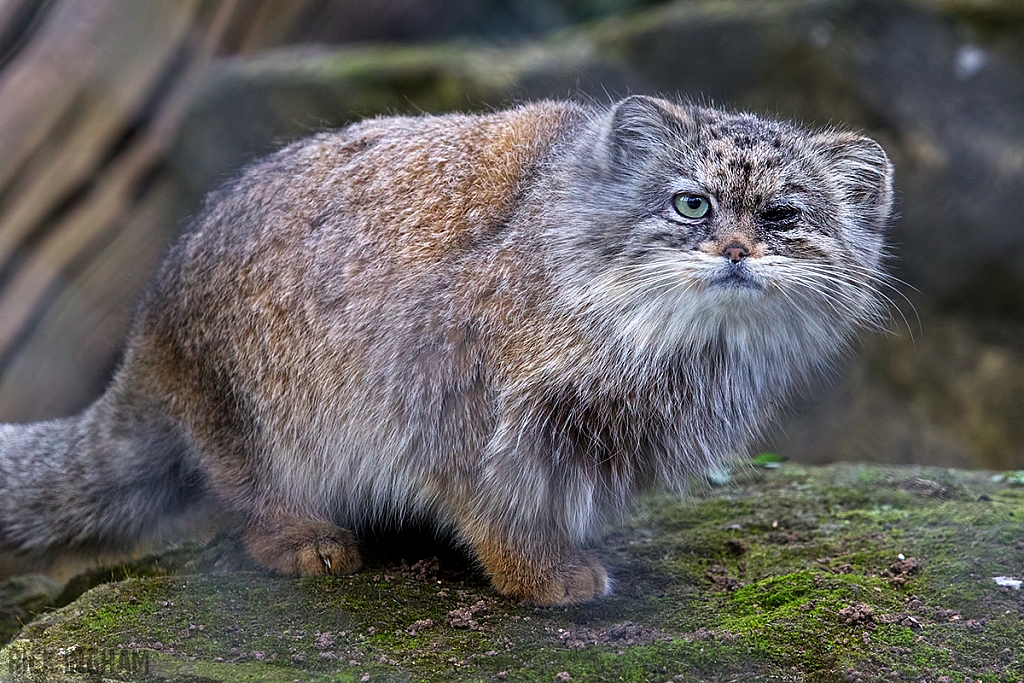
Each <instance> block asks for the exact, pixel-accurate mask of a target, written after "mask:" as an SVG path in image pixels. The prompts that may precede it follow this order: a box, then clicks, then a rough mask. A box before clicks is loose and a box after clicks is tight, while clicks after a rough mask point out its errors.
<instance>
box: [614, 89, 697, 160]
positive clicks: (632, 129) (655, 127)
mask: <svg viewBox="0 0 1024 683" xmlns="http://www.w3.org/2000/svg"><path fill="white" fill-rule="evenodd" d="M673 125H674V126H676V127H678V125H679V122H678V120H677V119H676V118H675V117H674V116H673V115H672V113H671V112H669V111H668V110H667V109H665V107H664V105H663V104H662V103H661V102H659V101H658V100H656V99H654V98H653V97H645V96H643V95H633V96H631V97H627V98H626V99H624V100H622V101H620V102H618V103H617V104H616V105H615V106H614V107H612V110H611V111H610V112H609V113H608V115H607V116H606V118H605V120H604V127H603V129H602V132H601V150H600V151H601V153H602V157H603V159H604V161H605V165H606V166H607V167H608V168H609V169H619V170H627V171H628V170H631V169H633V168H635V167H636V166H637V164H638V163H640V162H641V160H642V159H643V158H644V157H646V156H648V155H649V154H650V153H651V151H652V150H653V149H655V148H657V147H659V146H664V145H665V144H667V142H668V140H669V135H668V131H669V128H670V127H671V126H673Z"/></svg>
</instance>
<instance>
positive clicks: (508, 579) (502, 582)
mask: <svg viewBox="0 0 1024 683" xmlns="http://www.w3.org/2000/svg"><path fill="white" fill-rule="evenodd" d="M481 559H483V558H481ZM485 564H486V562H485ZM491 581H492V582H493V583H494V587H495V588H496V589H498V591H499V592H501V593H503V594H504V595H508V596H510V597H513V598H518V599H520V600H524V601H526V602H529V603H532V604H534V605H570V604H575V603H579V602H586V601H588V600H593V599H594V598H600V597H603V596H605V595H608V594H609V593H610V592H611V585H612V584H611V579H610V578H608V572H607V571H605V568H604V566H603V565H602V564H601V563H600V561H598V559H597V557H596V556H595V555H594V554H593V553H589V552H574V553H570V554H567V555H563V556H562V557H560V558H559V559H558V560H556V561H554V562H550V563H548V562H534V561H531V560H529V559H526V558H515V557H514V556H508V557H506V558H504V560H503V561H502V562H500V563H498V566H497V567H496V571H492V572H491Z"/></svg>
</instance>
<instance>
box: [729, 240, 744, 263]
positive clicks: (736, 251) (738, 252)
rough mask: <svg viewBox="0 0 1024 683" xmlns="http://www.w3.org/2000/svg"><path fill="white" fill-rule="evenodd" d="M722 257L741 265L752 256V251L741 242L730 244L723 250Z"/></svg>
mask: <svg viewBox="0 0 1024 683" xmlns="http://www.w3.org/2000/svg"><path fill="white" fill-rule="evenodd" d="M722 256H724V257H726V258H727V259H729V260H730V261H732V262H733V263H739V262H740V261H742V260H743V259H745V258H747V257H748V256H750V250H749V249H747V248H746V247H745V246H744V245H742V244H740V243H739V242H730V243H729V244H728V245H726V247H725V249H722Z"/></svg>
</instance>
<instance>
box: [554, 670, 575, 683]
mask: <svg viewBox="0 0 1024 683" xmlns="http://www.w3.org/2000/svg"><path fill="white" fill-rule="evenodd" d="M571 680H572V676H570V675H569V672H568V671H559V672H558V673H556V674H555V683H569V681H571Z"/></svg>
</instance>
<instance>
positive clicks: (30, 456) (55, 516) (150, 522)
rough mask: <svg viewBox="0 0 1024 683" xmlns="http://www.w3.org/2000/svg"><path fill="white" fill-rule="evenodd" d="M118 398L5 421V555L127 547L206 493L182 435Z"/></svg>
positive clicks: (0, 467) (1, 430) (1, 428)
mask: <svg viewBox="0 0 1024 683" xmlns="http://www.w3.org/2000/svg"><path fill="white" fill-rule="evenodd" d="M112 403H113V401H110V400H108V397H104V398H101V399H100V401H98V402H97V403H96V404H94V405H93V406H92V407H90V408H89V409H88V410H86V411H85V412H84V413H83V414H82V415H80V416H78V417H71V418H64V419H60V420H50V421H47V422H36V423H32V424H24V425H17V424H7V425H0V557H2V556H4V555H9V554H13V555H16V556H20V557H25V558H30V559H33V560H36V561H41V560H44V559H46V558H50V557H54V556H57V555H63V554H65V553H68V552H71V553H75V552H107V551H118V550H127V549H130V548H133V547H135V546H136V545H138V544H139V543H140V542H141V541H144V540H147V539H149V538H152V537H153V536H154V535H157V534H160V532H161V531H162V530H165V529H166V526H167V524H168V523H173V522H174V521H175V518H179V519H180V516H181V513H182V512H184V511H185V509H186V508H188V507H189V506H190V505H191V504H194V503H195V502H196V501H197V500H198V499H199V498H201V496H202V492H203V489H204V485H203V484H204V481H203V479H204V478H203V476H202V474H201V472H200V470H199V469H198V468H197V467H194V466H189V460H190V459H189V458H188V452H187V449H186V447H185V441H184V440H183V439H182V438H181V437H180V435H179V434H177V433H176V431H175V430H174V429H172V428H170V426H169V425H167V424H163V425H161V424H160V423H159V422H153V421H150V420H146V419H143V417H142V416H140V415H138V414H137V413H136V414H128V415H123V414H121V413H122V412H123V411H119V410H118V409H117V406H114V405H111V404H112Z"/></svg>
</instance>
